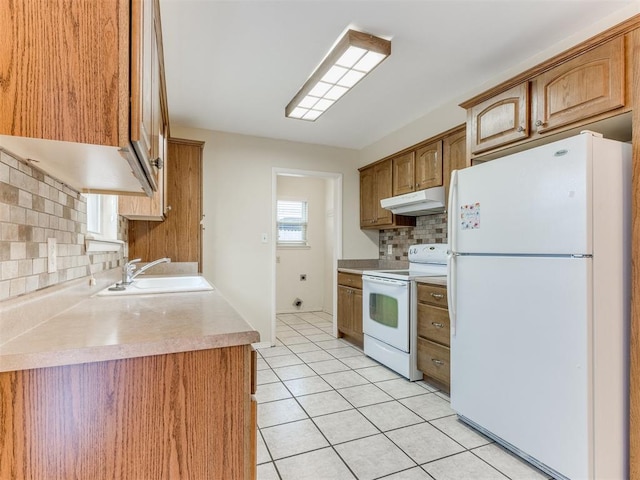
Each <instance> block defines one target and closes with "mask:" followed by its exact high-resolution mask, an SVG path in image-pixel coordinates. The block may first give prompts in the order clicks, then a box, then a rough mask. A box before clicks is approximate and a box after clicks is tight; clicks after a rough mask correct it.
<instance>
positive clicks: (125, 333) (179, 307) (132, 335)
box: [0, 290, 259, 371]
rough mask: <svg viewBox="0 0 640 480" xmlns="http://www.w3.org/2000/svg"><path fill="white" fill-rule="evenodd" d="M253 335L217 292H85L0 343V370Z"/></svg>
mask: <svg viewBox="0 0 640 480" xmlns="http://www.w3.org/2000/svg"><path fill="white" fill-rule="evenodd" d="M257 341H259V334H258V332H257V331H255V330H253V328H251V326H250V325H249V324H248V323H247V322H245V321H244V320H243V319H242V317H240V315H239V314H238V313H237V312H236V311H235V310H234V309H233V308H232V307H231V305H229V303H228V302H227V301H226V300H225V299H224V298H223V297H222V296H221V295H220V293H219V292H218V291H217V290H213V291H206V292H185V293H164V294H155V295H135V296H119V297H97V296H90V297H88V298H84V299H82V300H80V301H79V302H78V303H76V304H75V305H74V306H72V307H71V308H68V309H66V310H64V311H62V312H61V313H58V314H56V315H54V316H52V317H51V318H48V319H46V320H45V321H43V322H41V323H39V324H38V325H36V326H34V327H33V328H31V329H30V330H28V331H26V332H24V333H22V334H20V335H18V336H16V337H15V338H13V339H11V340H9V341H7V342H5V343H3V344H2V345H1V346H0V371H13V370H23V369H31V368H40V367H52V366H60V365H69V364H77V363H86V362H96V361H105V360H116V359H123V358H132V357H141V356H147V355H159V354H166V353H176V352H182V351H192V350H202V349H208V348H220V347H229V346H236V345H246V344H250V343H254V342H257Z"/></svg>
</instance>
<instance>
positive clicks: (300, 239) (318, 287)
mask: <svg viewBox="0 0 640 480" xmlns="http://www.w3.org/2000/svg"><path fill="white" fill-rule="evenodd" d="M278 200H280V201H281V204H280V212H281V214H284V217H283V215H281V222H280V226H279V225H278V221H277V220H278ZM302 204H306V205H305V206H302ZM287 207H291V208H293V210H292V212H294V213H291V214H290V215H292V217H291V218H288V217H287V216H286V215H288V214H287V213H286V212H287V210H286V208H287ZM298 208H306V220H307V224H306V225H304V226H303V227H300V228H298V227H297V226H296V225H297V224H298V222H299V218H300V217H299V215H300V210H299V209H298ZM272 212H273V213H272V218H273V221H272V234H271V238H273V239H274V241H273V242H272V252H271V254H272V255H271V258H272V262H271V264H272V266H273V269H272V309H271V310H272V311H271V344H272V345H275V342H276V315H278V314H279V313H297V312H299V313H303V312H311V311H323V312H326V313H328V314H330V315H331V316H332V317H333V334H334V336H335V335H337V324H336V321H335V311H336V306H337V299H336V295H335V292H336V286H337V265H338V258H341V255H342V240H341V239H342V174H341V173H332V172H317V171H309V170H296V169H287V168H277V167H274V168H273V173H272ZM302 216H303V217H304V214H302ZM303 223H304V222H303ZM279 234H280V235H281V237H282V238H283V240H284V241H283V242H282V243H280V242H278V238H279ZM287 240H289V241H287Z"/></svg>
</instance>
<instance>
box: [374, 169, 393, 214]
mask: <svg viewBox="0 0 640 480" xmlns="http://www.w3.org/2000/svg"><path fill="white" fill-rule="evenodd" d="M392 167H393V165H392V163H391V160H387V161H386V162H383V163H378V164H377V165H376V166H375V182H376V183H375V192H376V205H375V207H376V222H375V224H376V225H391V224H392V223H393V214H392V213H391V210H387V209H386V208H382V207H381V206H380V200H382V199H383V198H389V197H391V196H393V183H392V178H393V176H392Z"/></svg>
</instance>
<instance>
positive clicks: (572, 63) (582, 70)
mask: <svg viewBox="0 0 640 480" xmlns="http://www.w3.org/2000/svg"><path fill="white" fill-rule="evenodd" d="M624 82H625V66H624V37H618V38H616V39H614V40H611V41H609V42H607V43H605V44H604V45H602V46H600V47H598V48H594V49H593V50H591V51H588V52H586V53H584V54H582V55H580V56H578V57H576V58H574V59H572V60H569V61H568V62H565V63H562V64H560V65H558V66H557V67H555V68H552V69H551V70H549V71H547V72H545V73H543V74H541V75H539V76H538V77H536V79H535V83H534V91H535V97H534V100H535V102H536V117H537V118H536V120H535V122H534V127H535V128H536V130H537V131H538V132H545V131H547V130H551V129H553V128H557V127H560V126H563V125H567V124H569V123H573V122H578V121H580V120H584V119H587V118H589V117H593V116H595V115H598V114H600V113H604V112H608V111H610V110H615V109H616V108H619V107H622V106H624Z"/></svg>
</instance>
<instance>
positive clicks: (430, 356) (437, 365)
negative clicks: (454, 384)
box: [418, 338, 451, 386]
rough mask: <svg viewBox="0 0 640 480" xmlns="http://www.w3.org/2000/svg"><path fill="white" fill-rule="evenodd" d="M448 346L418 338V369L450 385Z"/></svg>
mask: <svg viewBox="0 0 640 480" xmlns="http://www.w3.org/2000/svg"><path fill="white" fill-rule="evenodd" d="M449 358H450V357H449V348H448V347H443V346H442V345H438V344H437V343H433V342H430V341H429V340H425V339H424V338H418V370H420V371H421V372H422V373H424V374H425V375H427V376H428V377H433V378H435V379H436V380H440V381H441V382H443V383H445V384H446V385H447V386H449V385H450V381H451V372H450V366H449Z"/></svg>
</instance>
